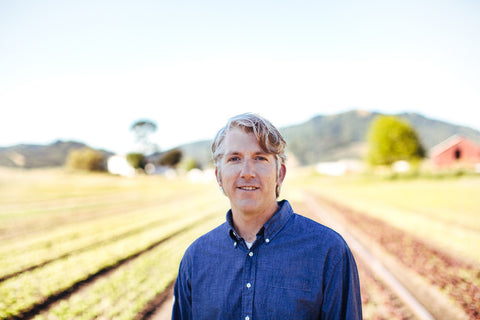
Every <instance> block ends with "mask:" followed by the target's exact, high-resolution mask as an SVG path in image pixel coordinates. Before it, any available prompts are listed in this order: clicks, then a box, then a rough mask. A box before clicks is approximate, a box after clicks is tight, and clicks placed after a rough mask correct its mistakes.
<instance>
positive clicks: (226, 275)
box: [172, 200, 362, 320]
mask: <svg viewBox="0 0 480 320" xmlns="http://www.w3.org/2000/svg"><path fill="white" fill-rule="evenodd" d="M279 205H280V209H279V210H278V211H277V212H276V213H275V215H273V217H272V218H271V219H270V220H269V221H268V222H267V223H266V224H265V225H264V227H263V228H262V229H261V230H260V232H259V233H258V234H257V239H256V241H255V242H254V244H253V246H252V247H251V248H250V249H248V248H247V246H246V244H245V242H244V240H243V239H241V238H240V237H239V236H238V235H237V234H236V232H235V230H234V228H233V220H232V213H231V211H229V212H228V213H227V221H226V222H225V223H224V224H222V225H220V226H219V227H217V228H215V229H214V230H212V231H210V232H209V233H207V234H205V235H204V236H202V237H200V238H199V239H197V240H196V241H195V242H194V243H193V244H192V245H191V246H190V247H189V248H188V249H187V251H186V252H185V255H184V257H183V259H182V262H181V264H180V268H179V273H178V277H177V281H176V283H175V289H174V296H175V302H174V306H173V314H172V319H208V320H214V319H219V320H220V319H221V320H226V319H235V320H268V319H275V320H279V319H362V306H361V298H360V286H359V279H358V273H357V267H356V264H355V260H354V258H353V256H352V253H351V252H350V249H349V248H348V246H347V244H346V243H345V241H344V240H343V239H342V237H341V236H340V235H339V234H337V233H336V232H335V231H333V230H331V229H329V228H327V227H325V226H323V225H321V224H319V223H317V222H314V221H312V220H310V219H307V218H305V217H303V216H300V215H297V214H295V213H293V211H292V208H291V206H290V204H289V203H288V202H287V201H285V200H284V201H282V202H279Z"/></svg>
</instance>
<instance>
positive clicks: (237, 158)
mask: <svg viewBox="0 0 480 320" xmlns="http://www.w3.org/2000/svg"><path fill="white" fill-rule="evenodd" d="M238 160H240V157H230V158H228V160H227V161H228V162H234V161H238Z"/></svg>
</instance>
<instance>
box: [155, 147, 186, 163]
mask: <svg viewBox="0 0 480 320" xmlns="http://www.w3.org/2000/svg"><path fill="white" fill-rule="evenodd" d="M182 156H183V154H182V151H181V150H180V149H172V150H169V151H168V152H167V153H166V154H165V155H164V156H163V157H162V158H161V159H160V165H162V166H167V167H175V166H176V165H177V164H178V163H180V161H181V160H182Z"/></svg>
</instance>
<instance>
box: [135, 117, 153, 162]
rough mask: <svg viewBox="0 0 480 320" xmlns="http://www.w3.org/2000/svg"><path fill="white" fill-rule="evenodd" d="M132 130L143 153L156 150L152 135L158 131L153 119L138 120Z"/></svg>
mask: <svg viewBox="0 0 480 320" xmlns="http://www.w3.org/2000/svg"><path fill="white" fill-rule="evenodd" d="M130 130H131V131H133V133H134V135H135V142H136V144H137V145H138V146H139V150H140V151H141V152H142V153H143V154H147V153H151V152H154V151H156V145H155V144H153V143H152V142H151V141H150V138H149V137H150V135H151V134H152V133H154V132H155V131H157V124H156V123H155V122H153V121H151V120H138V121H136V122H134V123H133V124H132V126H131V127H130Z"/></svg>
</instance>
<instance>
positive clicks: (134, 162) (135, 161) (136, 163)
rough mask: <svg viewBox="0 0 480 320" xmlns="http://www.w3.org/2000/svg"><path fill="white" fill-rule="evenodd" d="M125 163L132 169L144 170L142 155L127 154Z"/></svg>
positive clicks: (143, 157) (135, 153)
mask: <svg viewBox="0 0 480 320" xmlns="http://www.w3.org/2000/svg"><path fill="white" fill-rule="evenodd" d="M127 162H128V163H129V164H130V165H131V166H132V167H133V168H134V169H144V168H145V164H146V163H145V156H144V155H143V153H138V152H132V153H129V154H127Z"/></svg>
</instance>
